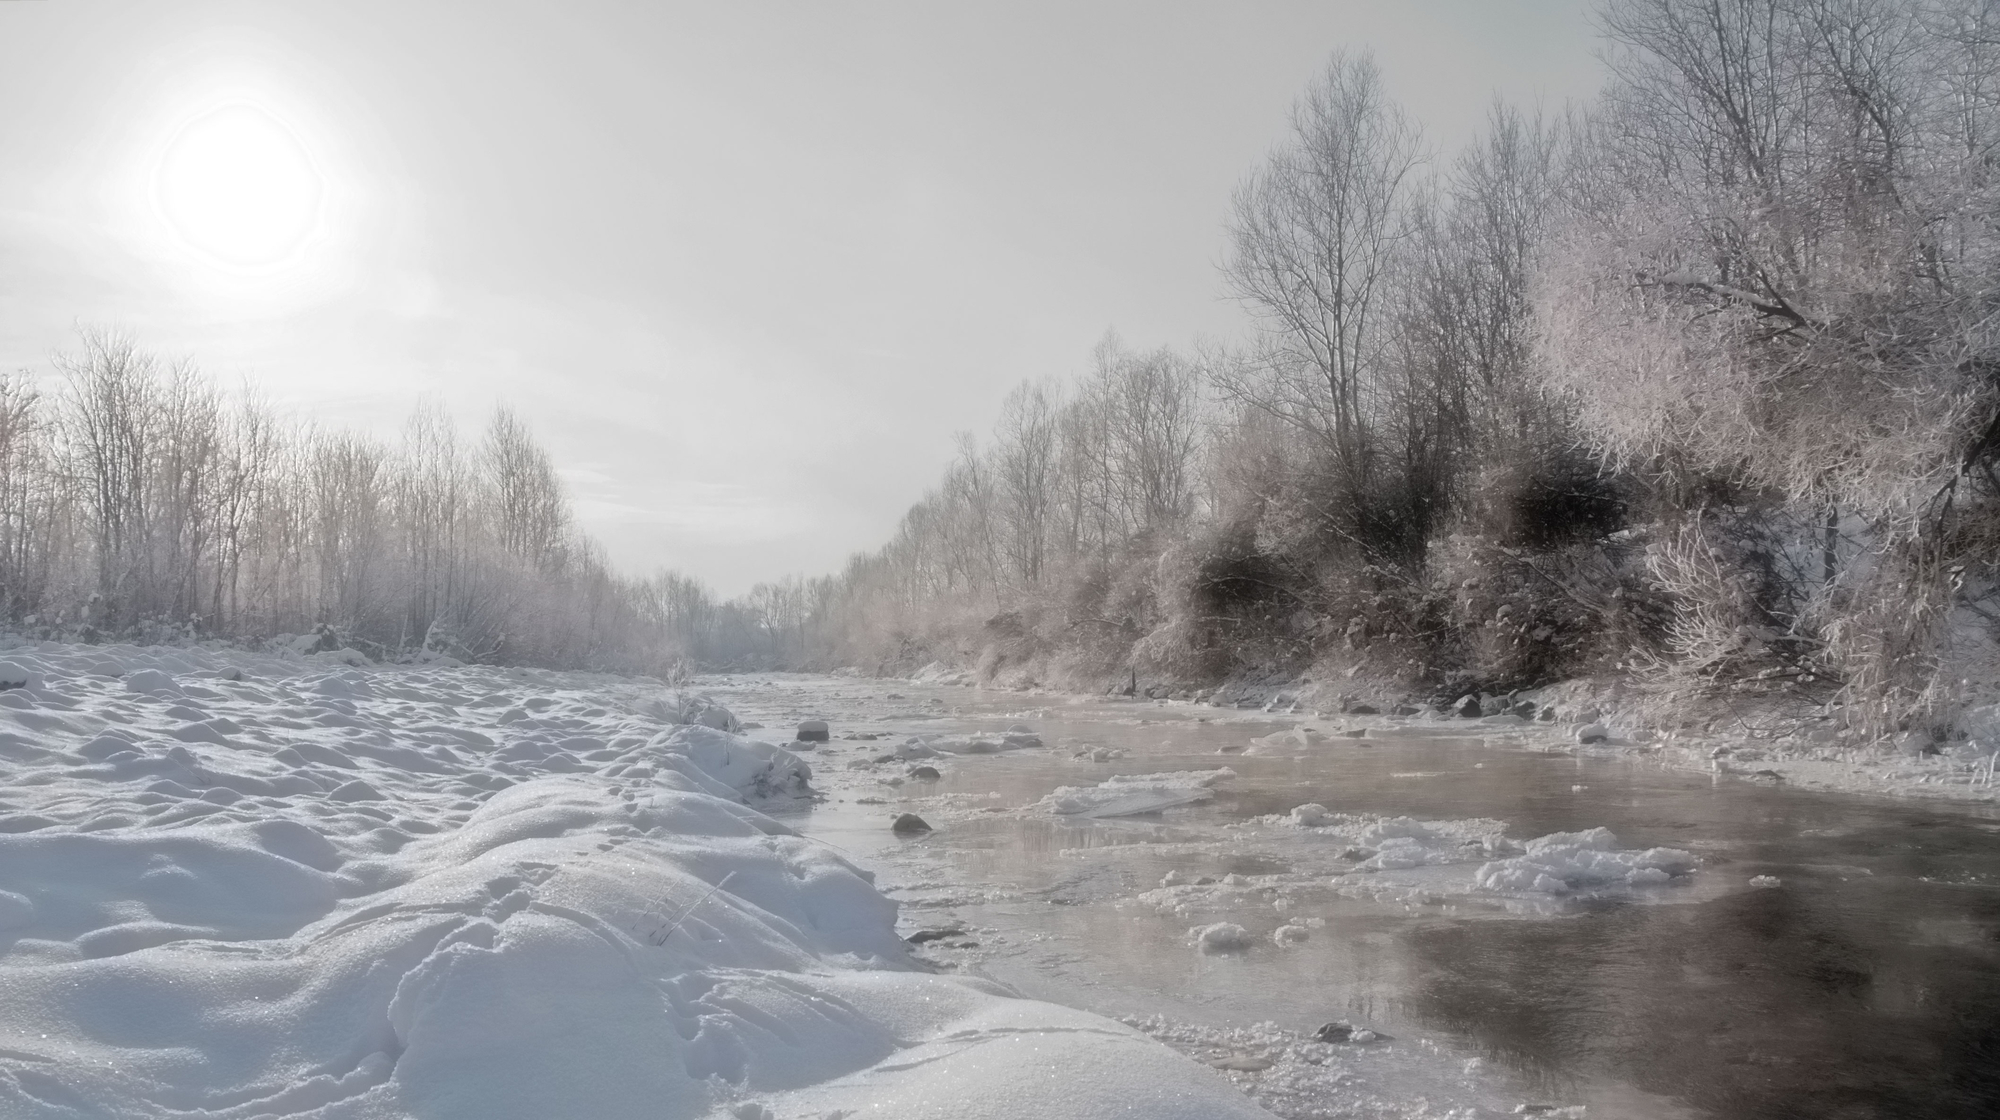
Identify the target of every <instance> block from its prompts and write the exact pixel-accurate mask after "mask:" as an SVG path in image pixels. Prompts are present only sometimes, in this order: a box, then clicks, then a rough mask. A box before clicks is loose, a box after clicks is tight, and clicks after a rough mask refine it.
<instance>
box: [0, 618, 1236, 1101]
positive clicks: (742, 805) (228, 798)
mask: <svg viewBox="0 0 2000 1120" xmlns="http://www.w3.org/2000/svg"><path fill="white" fill-rule="evenodd" d="M0 661H6V662H8V663H9V664H8V665H0V679H4V678H5V677H6V676H7V675H8V673H7V672H6V671H5V670H9V668H10V666H11V667H15V668H18V669H19V670H24V671H25V672H22V673H18V674H16V675H22V676H26V677H27V678H28V680H29V683H28V684H27V686H26V687H21V688H13V689H9V690H7V691H4V692H0V1115H4V1116H6V1117H9V1118H15V1117H22V1118H27V1117H204V1118H209V1120H229V1118H244V1120H248V1118H251V1117H324V1118H327V1120H333V1118H337V1117H352V1118H372V1117H381V1118H385V1120H386V1118H390V1117H404V1116H413V1117H440V1118H442V1117H464V1118H468V1120H472V1118H479V1120H492V1118H503V1117H523V1118H529V1117H533V1118H538V1120H540V1118H557V1117H592V1118H605V1120H613V1118H619V1117H628V1116H629V1117H639V1116H644V1117H679V1116H708V1115H715V1116H739V1117H752V1116H754V1117H763V1116H766V1115H770V1116H774V1117H776V1118H777V1120H791V1118H793V1117H808V1116H809V1117H824V1116H829V1115H839V1114H843V1113H848V1112H852V1113H857V1114H862V1115H883V1116H894V1117H898V1118H899V1120H909V1118H918V1117H988V1116H991V1117H1002V1116H1005V1117H1023V1116H1038V1117H1042V1116H1076V1117H1111V1116H1133V1117H1177V1116H1185V1117H1230V1116H1246V1117H1247V1116H1259V1115H1267V1114H1265V1113H1263V1112H1262V1111H1261V1110H1260V1109H1259V1108H1257V1107H1256V1106H1255V1105H1253V1104H1252V1103H1251V1102H1250V1101H1249V1099H1248V1098H1246V1097H1245V1096H1243V1095H1242V1094H1241V1093H1239V1092H1238V1091H1237V1090H1236V1089H1235V1088H1233V1087H1231V1085H1230V1084H1229V1083H1228V1082H1227V1081H1225V1080H1224V1079H1223V1077H1222V1075H1220V1074H1217V1073H1215V1072H1212V1071H1210V1070H1207V1069H1204V1068H1202V1067H1201V1066H1199V1065H1196V1064H1194V1063H1192V1062H1189V1061H1187V1060H1186V1059H1184V1058H1182V1057H1180V1056H1179V1055H1177V1054H1175V1053H1174V1052H1173V1051H1172V1050H1170V1049H1168V1048H1167V1047H1166V1046H1163V1045H1160V1044H1159V1043H1157V1042H1154V1041H1152V1040H1151V1039H1149V1038H1147V1037H1146V1035H1145V1034H1143V1033H1141V1032H1140V1031H1138V1030H1135V1029H1132V1028H1130V1027H1127V1026H1123V1025H1120V1024H1118V1023H1115V1022H1112V1021H1110V1020H1108V1019H1104V1018H1100V1017H1097V1016H1094V1015H1090V1014H1086V1013H1083V1012H1080V1011H1074V1010H1069V1009H1066V1008H1059V1007H1056V1006H1053V1005H1051V1004H1047V1003H1040V1002H1036V1001H1033V1000H1024V999H1018V998H1011V997H1010V996H1008V995H1007V994H1006V993H1005V992H1004V991H1003V990H1001V989H999V988H998V987H997V986H995V985H992V984H989V983H985V982H981V981H977V980H972V979H963V978H957V977H950V976H942V975H936V974H934V973H932V972H930V971H927V970H926V969H925V968H924V967H923V966H922V965H921V963H920V962H919V961H918V960H917V959H916V958H914V957H912V956H911V955H910V954H909V953H908V951H907V949H906V947H905V946H904V943H903V942H902V941H901V940H900V939H899V938H898V937H897V936H896V934H895V931H894V928H893V925H894V919H895V904H894V903H892V902H890V901H888V900H887V899H885V898H884V897H883V895H882V894H881V893H879V892H878V891H877V890H876V889H875V887H874V886H873V884H872V882H871V879H870V877H869V876H868V875H867V874H865V873H863V872H861V871H858V870H857V869H856V868H855V867H854V866H853V865H851V864H850V863H849V862H848V861H847V860H846V859H845V858H844V857H842V856H841V855H839V854H838V853H835V852H832V851H830V850H829V849H828V848H826V847H825V846H823V845H821V844H817V843H814V842H811V841H807V840H804V839H801V838H799V837H797V836H796V835H794V834H793V832H792V830H791V829H790V828H788V827H787V826H785V825H784V824H781V823H779V822H778V821H777V820H774V819H773V818H772V817H770V816H768V815H766V813H765V812H764V811H763V810H768V809H773V808H778V807H782V806H785V805H787V804H789V803H792V802H793V801H794V799H798V798H802V797H805V796H808V795H809V789H808V786H807V781H808V779H809V775H810V771H809V769H808V767H807V766H806V765H805V764H804V763H801V762H800V761H799V759H798V758H797V757H796V756H794V755H792V754H790V753H788V752H786V751H781V750H778V749H776V748H773V747H770V746H767V745H763V744H760V743H757V742H755V741H753V740H752V739H746V738H743V737H739V736H733V735H728V734H725V733H723V732H720V731H714V730H710V729H708V728H701V727H695V728H685V729H673V728H669V727H667V726H666V725H665V724H664V722H663V719H662V716H663V714H664V712H665V709H664V708H663V707H661V706H660V702H661V700H662V699H663V698H662V697H661V696H660V695H659V692H658V688H657V686H651V687H648V686H647V685H646V684H645V683H644V682H634V681H628V680H622V679H619V678H604V677H589V676H580V675H577V676H570V675H558V674H549V673H536V672H522V671H505V670H492V669H472V668H450V669H387V668H385V669H379V670H376V669H358V670H357V669H352V668H349V667H346V666H344V665H342V664H340V663H339V662H337V661H335V660H331V659H327V660H323V661H314V660H312V659H304V660H301V659H298V658H288V659H280V658H277V657H263V656H253V655H247V654H237V653H225V652H208V651H186V650H172V651H168V650H137V649H121V648H115V647H95V648H70V647H40V648H31V649H17V650H13V651H10V652H8V653H4V654H0ZM752 734H753V735H754V734H755V733H754V732H753V733H752ZM1154 1033H1158V1032H1157V1031H1155V1032H1154Z"/></svg>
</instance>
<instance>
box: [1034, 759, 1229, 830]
mask: <svg viewBox="0 0 2000 1120" xmlns="http://www.w3.org/2000/svg"><path fill="white" fill-rule="evenodd" d="M1235 776H1236V771H1234V770H1231V769H1229V768H1228V767H1226V766H1225V767H1222V768H1220V769H1217V770H1179V771H1175V772H1173V773H1169V774H1126V775H1121V776H1118V777H1112V778H1107V779H1106V780H1104V781H1102V782H1099V783H1098V784H1096V785H1094V786H1061V787H1058V788H1057V789H1056V790H1055V791H1054V792H1052V793H1050V794H1048V795H1047V796H1045V797H1043V798H1042V799H1041V800H1040V801H1037V802H1036V803H1035V806H1036V807H1037V808H1040V809H1046V810H1048V811H1049V812H1051V813H1055V814H1056V815H1058V816H1065V817H1090V818H1103V817H1129V816H1136V815H1138V814H1141V813H1157V812H1159V811H1160V810H1162V809H1171V808H1173V807H1174V806H1176V805H1190V804H1193V803H1194V802H1197V801H1206V800H1208V799H1209V798H1211V797H1214V796H1215V791H1214V790H1213V789H1212V788H1211V787H1213V786H1214V785H1215V784H1216V783H1218V782H1222V781H1226V780H1228V779H1230V778H1234V777H1235Z"/></svg>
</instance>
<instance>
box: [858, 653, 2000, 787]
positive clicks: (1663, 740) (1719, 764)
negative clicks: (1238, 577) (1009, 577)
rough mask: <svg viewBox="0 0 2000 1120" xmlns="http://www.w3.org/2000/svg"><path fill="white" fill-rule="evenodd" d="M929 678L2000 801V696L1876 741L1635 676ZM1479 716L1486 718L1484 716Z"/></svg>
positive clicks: (1727, 774)
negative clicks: (1475, 684) (1433, 689)
mask: <svg viewBox="0 0 2000 1120" xmlns="http://www.w3.org/2000/svg"><path fill="white" fill-rule="evenodd" d="M897 679H907V680H910V681H913V682H917V683H923V684H936V685H958V686H961V687H975V688H993V689H995V690H997V691H1002V692H1011V693H1023V694H1028V695H1034V694H1038V693H1052V694H1055V695H1062V696H1070V697H1078V698H1083V697H1093V698H1095V697H1103V698H1107V699H1111V700H1125V701H1131V702H1135V703H1152V704H1163V705H1187V706H1192V707H1197V708H1214V709H1224V710H1232V711H1245V710H1249V711H1259V712H1263V713H1266V714H1269V715H1271V716H1274V717H1277V718H1282V719H1288V720H1292V721H1294V722H1295V723H1296V724H1297V726H1299V727H1301V728H1315V729H1322V730H1325V731H1327V732H1328V733H1330V734H1353V733H1365V732H1366V731H1368V730H1369V729H1371V728H1373V729H1376V730H1377V731H1379V732H1383V733H1387V732H1390V731H1392V730H1394V729H1396V728H1401V727H1429V728H1449V729H1460V730H1464V731H1466V732H1467V733H1469V734H1479V735H1482V736H1495V737H1504V738H1506V739H1508V740H1512V741H1518V742H1519V743H1521V744H1522V745H1526V746H1530V747H1531V748H1532V749H1537V750H1561V751H1570V752H1583V753H1590V754H1595V755H1599V756H1605V757H1615V756H1618V755H1626V754H1630V755H1639V756H1649V757H1651V758H1653V759H1656V760H1657V761H1658V762H1660V763H1661V764H1662V765H1666V766H1670V767H1673V768H1675V769H1679V770H1688V771H1698V772H1703V773H1709V774H1714V775H1716V776H1717V777H1718V778H1724V779H1729V780H1739V781H1750V782H1766V783H1785V784H1789V785H1792V786H1795V787H1797V788H1801V789H1813V790H1826V791H1832V792H1840V793H1854V794H1871V795H1878V796H1887V797H1915V798H1926V799H1937V800H1945V801H1957V802H1976V803H1995V802H2000V776H1996V774H1995V766H1996V762H2000V706H1992V707H1987V708H1977V709H1973V710H1971V711H1969V712H1968V713H1966V715H1965V716H1964V717H1963V718H1962V719H1961V724H1963V725H1969V731H1968V729H1967V727H1963V726H1962V727H1960V728H1957V729H1954V730H1953V731H1952V732H1950V733H1948V734H1947V736H1946V737H1944V738H1942V739H1940V738H1936V737H1934V736H1933V735H1932V734H1929V733H1902V734H1899V735H1895V736H1892V737H1882V738H1871V739H1864V738H1862V737H1861V736H1860V735H1859V734H1858V733H1856V732H1854V731H1852V730H1850V729H1849V728H1848V727H1846V726H1845V725H1844V724H1843V723H1842V721H1841V720H1840V719H1839V718H1838V712H1837V711H1831V710H1828V709H1825V708H1813V707H1809V706H1806V705H1803V704H1790V705H1784V704H1776V703H1769V702H1763V703H1748V702H1746V703H1739V704H1734V705H1726V704H1723V703H1720V702H1717V703H1713V704H1711V705H1709V706H1708V707H1707V710H1706V711H1705V712H1704V713H1703V715H1702V717H1701V718H1698V719H1697V718H1691V717H1690V716H1689V715H1687V714H1686V713H1685V712H1684V711H1682V710H1680V709H1677V708H1669V707H1667V706H1666V705H1663V704H1662V703H1661V702H1659V701H1658V700H1657V699H1654V698H1651V697H1648V696H1646V695H1644V694H1643V693H1642V692H1641V691H1640V690H1639V689H1637V688H1636V687H1635V686H1634V684H1633V682H1632V681H1631V680H1630V679H1628V678H1624V677H1605V678H1597V679H1579V680H1572V681H1564V682H1561V683H1558V684H1554V685H1550V686H1547V687H1544V688H1537V689H1528V690H1522V691H1518V692H1510V693H1506V694H1494V693H1470V694H1466V695H1464V696H1460V697H1459V698H1457V699H1456V700H1454V701H1452V702H1450V703H1446V704H1439V703H1436V702H1435V701H1432V700H1429V699H1426V698H1422V697H1418V696H1414V695H1411V694H1408V693H1406V692H1400V691H1398V690H1396V689H1395V688H1394V687H1393V686H1392V685H1388V684H1383V683H1380V682H1376V681H1371V680H1369V679H1367V678H1365V677H1358V676H1357V677H1356V678H1345V679H1342V680H1340V681H1337V682H1330V681H1324V680H1315V679H1313V678H1311V677H1296V676H1288V675H1284V674H1277V673H1272V674H1266V675H1262V676H1246V677H1241V678H1237V679H1234V680H1231V681H1228V682H1225V683H1223V684H1221V685H1216V686H1211V687H1201V688H1196V687H1189V686H1185V685H1178V684H1170V683H1166V682H1158V681H1147V680H1144V679H1141V678H1138V677H1137V676H1136V675H1133V676H1130V677H1128V678H1126V680H1125V681H1123V682H1117V681H1113V682H1112V683H1110V684H1108V685H1099V686H1098V687H1093V688H1075V687H1069V688H1065V687H1053V688H1052V687H1048V686H1045V685H1042V684H1039V683H1027V682H1029V681H1031V680H1033V678H1032V677H1028V676H1026V675H1021V674H1017V675H1016V676H1015V677H1014V678H1013V679H1012V681H1011V682H1010V681H1009V679H1008V678H1007V677H1004V676H1003V677H1001V678H999V679H997V680H993V681H988V682H981V681H980V680H979V678H978V677H977V675H976V674H975V673H973V672H971V671H967V670H961V669H955V668H952V667H949V666H946V665H944V664H942V663H936V662H934V663H932V664H931V665H927V666H925V667H924V668H923V669H920V670H918V671H916V672H914V673H912V674H910V675H909V676H908V677H906V678H897ZM1474 713H1476V714H1474Z"/></svg>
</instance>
